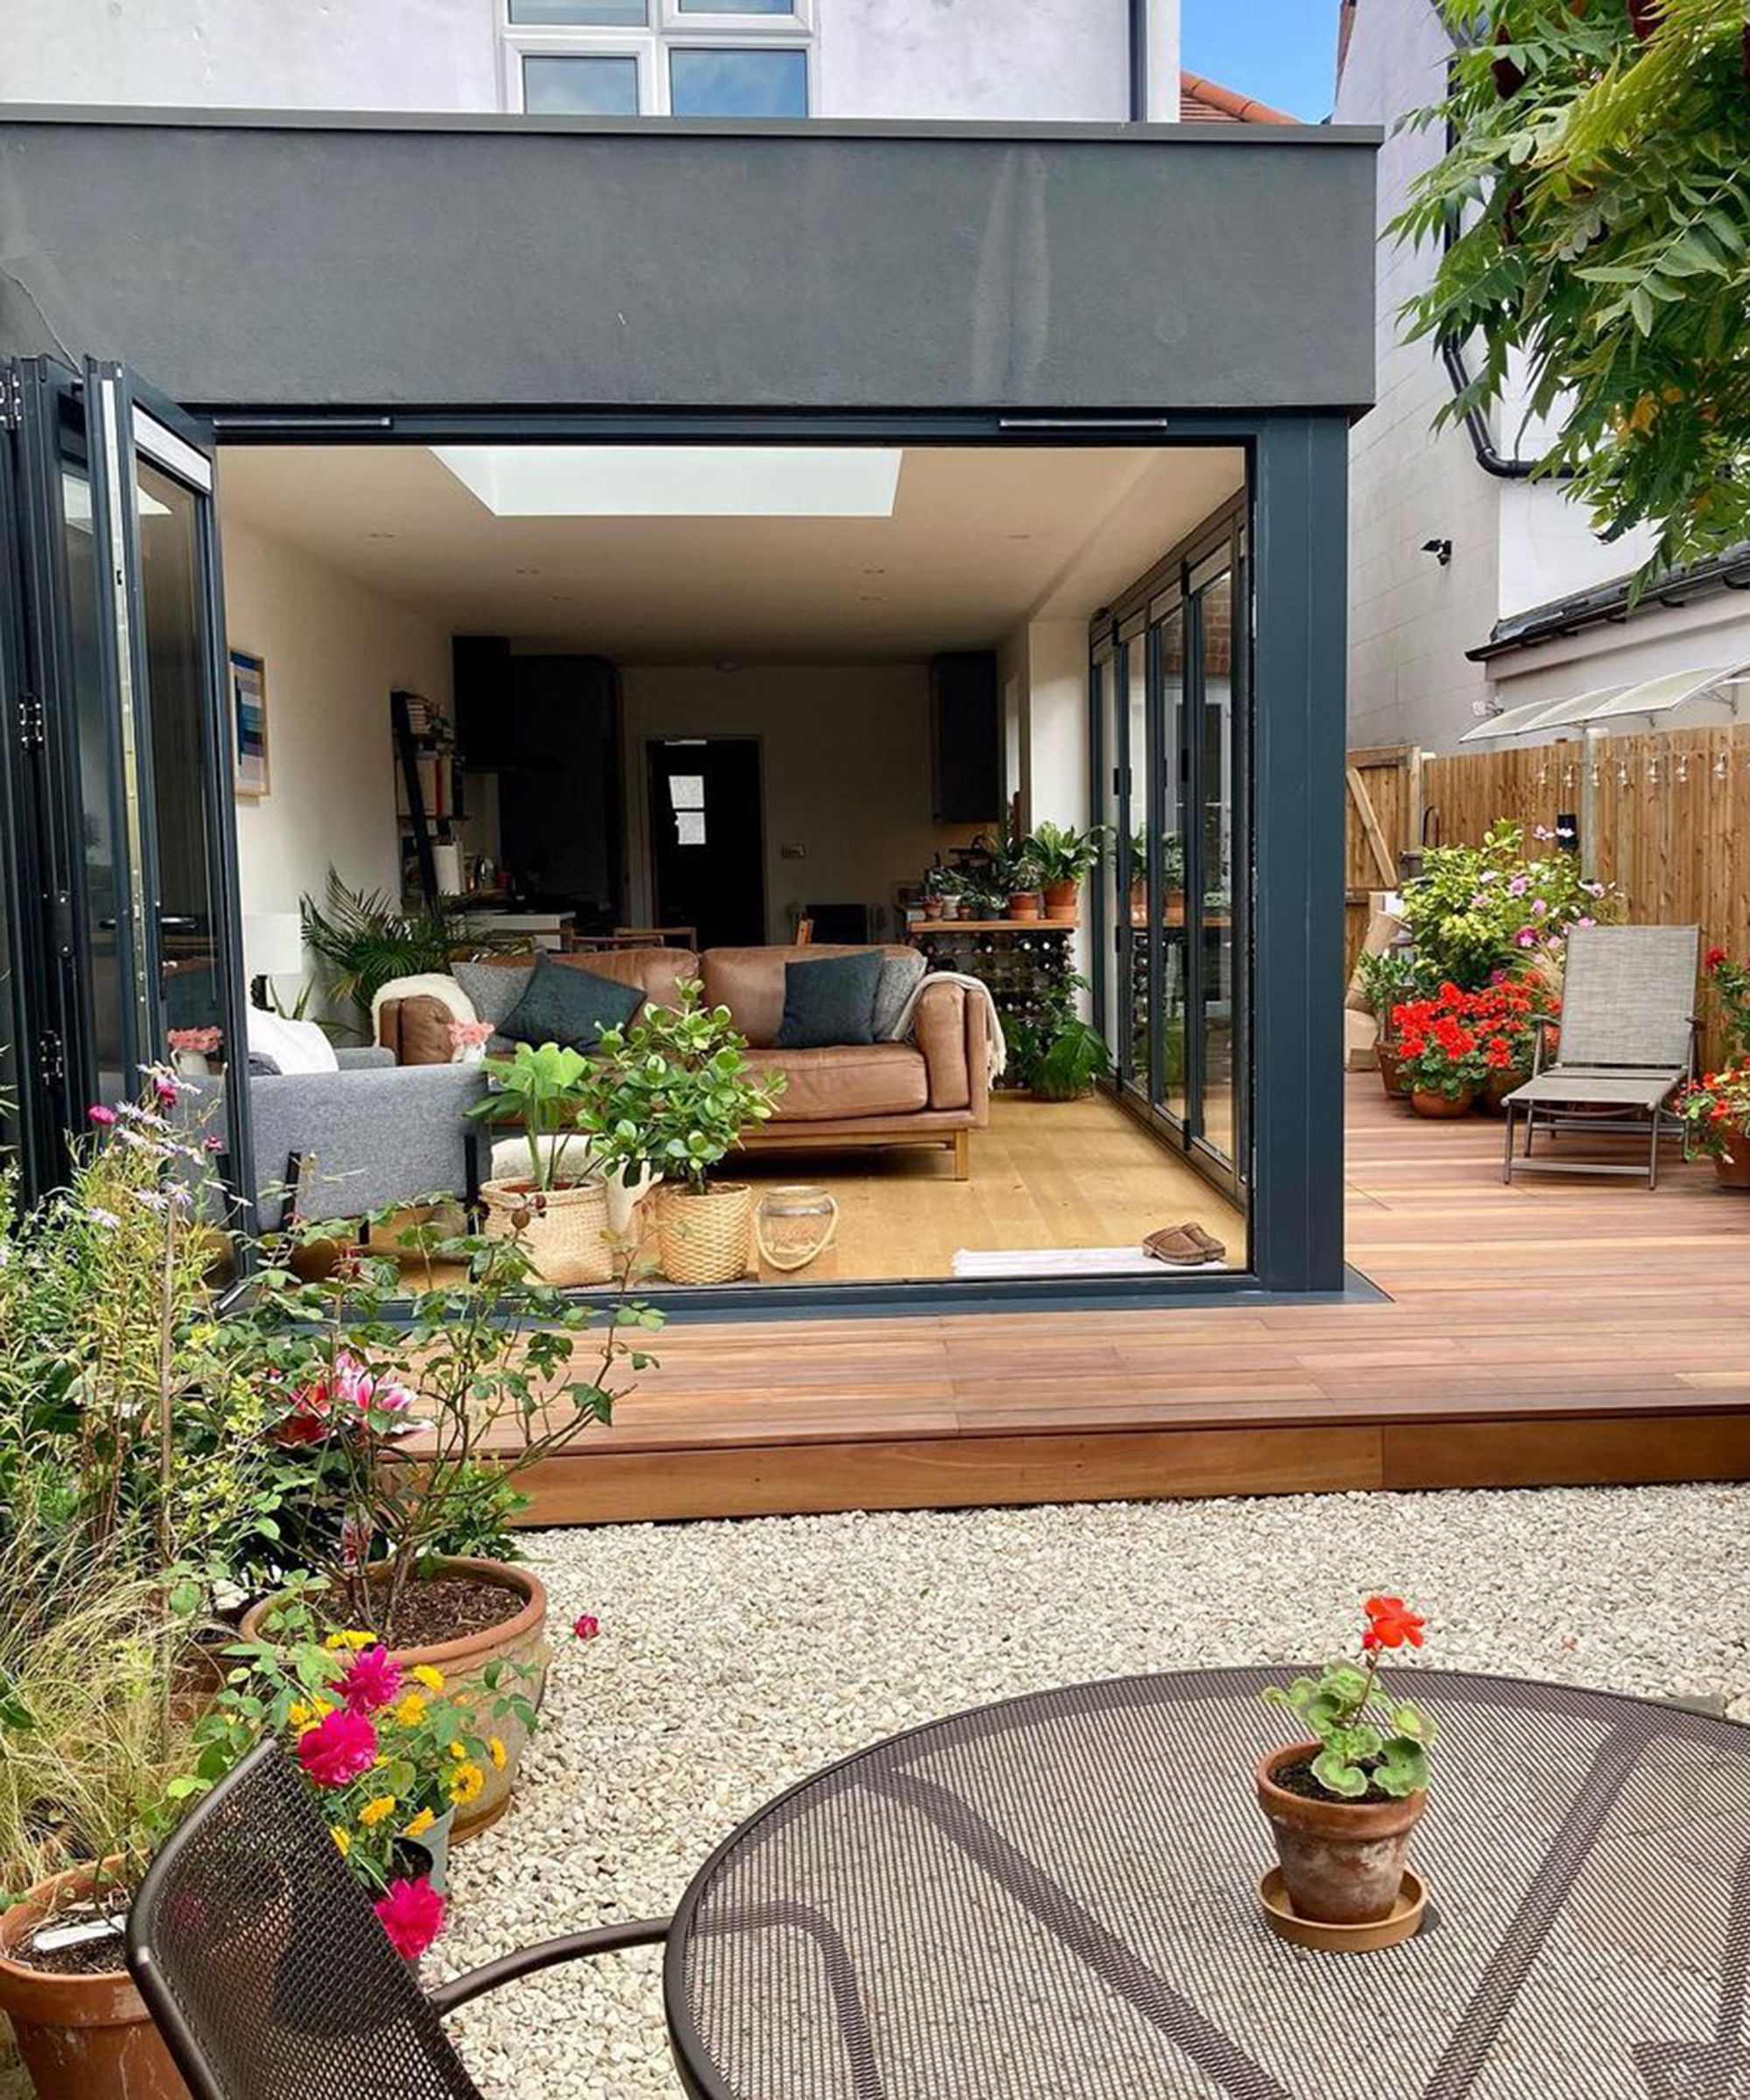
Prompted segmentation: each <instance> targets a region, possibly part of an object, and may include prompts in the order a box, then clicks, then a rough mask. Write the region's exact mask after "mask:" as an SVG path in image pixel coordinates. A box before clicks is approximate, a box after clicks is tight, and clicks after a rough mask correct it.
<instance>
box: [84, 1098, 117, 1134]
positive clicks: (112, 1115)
mask: <svg viewBox="0 0 1750 2100" xmlns="http://www.w3.org/2000/svg"><path fill="white" fill-rule="evenodd" d="M85 1112H86V1114H87V1115H88V1117H90V1118H91V1120H92V1121H93V1123H95V1124H97V1126H98V1128H99V1129H100V1130H108V1129H109V1125H110V1124H112V1123H114V1122H115V1120H116V1111H115V1110H114V1109H106V1108H105V1107H104V1106H103V1104H102V1102H95V1103H93V1104H92V1106H91V1107H90V1108H88V1110H86V1111H85Z"/></svg>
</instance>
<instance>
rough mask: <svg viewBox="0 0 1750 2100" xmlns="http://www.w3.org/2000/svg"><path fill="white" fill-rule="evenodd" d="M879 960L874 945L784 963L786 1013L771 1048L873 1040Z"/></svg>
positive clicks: (819, 1046) (818, 1046)
mask: <svg viewBox="0 0 1750 2100" xmlns="http://www.w3.org/2000/svg"><path fill="white" fill-rule="evenodd" d="M881 963H882V956H881V951H880V950H879V949H873V948H872V949H864V950H862V951H861V952H860V953H858V954H857V955H854V956H821V957H820V958H819V960H818V961H816V962H812V963H785V965H784V1018H783V1019H782V1020H781V1022H780V1023H779V1025H778V1033H777V1034H776V1035H774V1037H773V1038H772V1047H773V1048H774V1049H775V1050H830V1049H831V1048H832V1047H834V1046H835V1045H836V1044H838V1043H872V1042H873V1041H874V1040H875V995H876V993H877V992H878V991H879V990H880V986H881Z"/></svg>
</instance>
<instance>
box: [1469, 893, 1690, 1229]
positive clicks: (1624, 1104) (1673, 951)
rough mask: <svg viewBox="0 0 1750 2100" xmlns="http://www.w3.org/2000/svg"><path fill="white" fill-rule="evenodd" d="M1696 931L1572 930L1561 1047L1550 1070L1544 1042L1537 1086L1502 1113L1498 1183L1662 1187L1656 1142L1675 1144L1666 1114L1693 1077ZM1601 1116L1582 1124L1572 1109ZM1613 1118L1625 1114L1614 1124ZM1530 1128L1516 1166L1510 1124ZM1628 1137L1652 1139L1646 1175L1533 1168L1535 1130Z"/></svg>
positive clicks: (1561, 1163)
mask: <svg viewBox="0 0 1750 2100" xmlns="http://www.w3.org/2000/svg"><path fill="white" fill-rule="evenodd" d="M1699 945H1700V929H1699V928H1697V927H1693V926H1589V927H1576V928H1574V929H1573V931H1572V932H1571V933H1570V934H1569V935H1568V938H1567V963H1566V966H1565V970H1564V973H1563V980H1562V1015H1561V1023H1560V1027H1561V1047H1560V1051H1559V1054H1558V1056H1557V1058H1556V1060H1555V1061H1554V1062H1553V1063H1552V1064H1550V1065H1547V1066H1546V1065H1545V1064H1544V1042H1545V1041H1546V1040H1547V1028H1548V1027H1551V1026H1555V1024H1554V1023H1553V1022H1551V1023H1548V1024H1546V1031H1545V1032H1544V1033H1540V1034H1539V1037H1538V1042H1537V1061H1536V1063H1535V1064H1534V1066H1533V1068H1532V1074H1531V1077H1530V1079H1528V1080H1527V1081H1526V1082H1525V1084H1524V1085H1523V1087H1516V1089H1514V1091H1513V1092H1512V1093H1511V1094H1509V1096H1507V1099H1506V1101H1505V1102H1504V1103H1502V1106H1503V1107H1504V1108H1505V1110H1506V1111H1507V1131H1506V1137H1505V1142H1504V1147H1503V1151H1502V1164H1501V1178H1502V1180H1503V1181H1511V1180H1512V1179H1513V1177H1514V1174H1515V1173H1522V1174H1524V1173H1539V1174H1640V1173H1645V1174H1646V1176H1647V1186H1648V1187H1649V1188H1656V1187H1657V1186H1658V1182H1659V1140H1660V1138H1664V1137H1673V1136H1676V1135H1677V1132H1678V1130H1679V1127H1680V1126H1679V1125H1678V1124H1677V1119H1676V1118H1675V1117H1672V1116H1670V1115H1668V1114H1667V1113H1666V1108H1665V1104H1666V1103H1667V1102H1668V1101H1669V1100H1670V1096H1671V1092H1672V1089H1674V1088H1676V1087H1677V1086H1679V1085H1681V1084H1682V1082H1683V1081H1684V1079H1686V1078H1688V1077H1690V1076H1691V1075H1692V1074H1693V1073H1694V1070H1695V1040H1696V1026H1697V1024H1696V1019H1695V984H1696V951H1697V949H1698V947H1699ZM1582 1108H1584V1109H1588V1110H1600V1109H1601V1110H1606V1111H1607V1113H1605V1114H1604V1115H1598V1114H1589V1115H1586V1116H1577V1115H1575V1114H1573V1113H1572V1111H1573V1110H1576V1109H1582ZM1612 1109H1615V1110H1621V1114H1620V1115H1616V1116H1612V1115H1610V1114H1609V1113H1608V1111H1609V1110H1612ZM1522 1113H1523V1117H1524V1119H1525V1151H1524V1153H1523V1157H1520V1158H1518V1159H1516V1158H1515V1156H1514V1151H1513V1137H1514V1122H1515V1118H1516V1117H1517V1116H1518V1115H1520V1114H1522ZM1540 1129H1541V1130H1543V1131H1545V1132H1546V1133H1553V1132H1554V1131H1586V1132H1588V1133H1590V1134H1594V1135H1595V1134H1597V1133H1599V1132H1600V1131H1631V1132H1634V1133H1635V1134H1637V1135H1640V1136H1644V1137H1645V1138H1647V1164H1646V1166H1645V1167H1644V1168H1643V1167H1640V1166H1630V1165H1626V1164H1624V1163H1622V1162H1621V1161H1615V1160H1612V1161H1604V1160H1585V1159H1532V1157H1531V1147H1532V1145H1533V1143H1534V1142H1535V1139H1536V1137H1537V1131H1539V1130H1540Z"/></svg>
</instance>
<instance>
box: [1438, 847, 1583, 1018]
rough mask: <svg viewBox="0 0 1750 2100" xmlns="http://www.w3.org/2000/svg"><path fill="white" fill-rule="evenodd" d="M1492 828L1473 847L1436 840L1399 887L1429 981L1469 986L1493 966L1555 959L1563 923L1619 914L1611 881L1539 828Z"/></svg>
mask: <svg viewBox="0 0 1750 2100" xmlns="http://www.w3.org/2000/svg"><path fill="white" fill-rule="evenodd" d="M1530 844H1531V845H1532V847H1533V848H1534V849H1535V848H1537V847H1542V848H1544V849H1545V850H1544V851H1541V852H1538V851H1533V852H1532V854H1531V856H1530V858H1527V852H1526V847H1527V841H1526V837H1525V834H1524V832H1523V830H1521V829H1520V827H1519V826H1518V825H1516V824H1510V823H1505V822H1501V823H1495V824H1493V825H1491V826H1490V828H1489V830H1488V832H1487V833H1486V834H1485V835H1484V837H1483V842H1482V844H1481V845H1480V846H1463V845H1460V846H1434V847H1431V848H1430V850H1429V851H1428V852H1427V853H1425V855H1424V856H1423V860H1422V872H1421V873H1420V874H1419V875H1417V876H1415V877H1414V878H1412V879H1411V880H1410V881H1408V882H1406V883H1405V884H1404V890H1403V900H1404V923H1405V925H1406V926H1408V928H1409V929H1410V934H1411V939H1412V941H1413V942H1415V946H1416V953H1417V955H1418V958H1419V959H1420V961H1421V963H1422V964H1423V966H1424V968H1425V970H1426V972H1427V974H1428V977H1429V978H1430V979H1431V980H1438V981H1441V982H1446V983H1451V984H1457V985H1460V987H1462V988H1463V989H1464V990H1465V991H1476V990H1478V989H1479V988H1480V987H1481V986H1482V985H1484V984H1488V981H1489V980H1490V978H1491V977H1493V976H1494V975H1495V972H1496V971H1497V970H1519V969H1522V968H1523V966H1524V965H1525V964H1527V963H1530V962H1532V961H1534V960H1535V959H1537V958H1538V957H1540V956H1541V957H1544V958H1558V957H1559V956H1561V954H1562V950H1563V943H1564V942H1565V938H1566V935H1567V932H1568V929H1569V928H1570V927H1575V926H1591V925H1593V924H1595V923H1597V922H1599V921H1609V920H1614V919H1618V918H1621V915H1622V900H1621V898H1620V897H1619V896H1617V895H1616V893H1614V891H1613V890H1612V889H1611V888H1610V886H1609V885H1608V884H1606V883H1602V882H1593V881H1589V880H1588V879H1586V876H1585V874H1584V872H1582V870H1581V867H1580V864H1579V855H1578V854H1576V853H1572V852H1569V851H1566V850H1565V847H1564V845H1563V843H1562V839H1561V837H1560V836H1559V834H1558V833H1557V832H1554V831H1551V830H1547V829H1546V828H1545V827H1544V826H1542V825H1540V826H1538V827H1537V829H1536V830H1534V831H1533V833H1532V836H1531V841H1530Z"/></svg>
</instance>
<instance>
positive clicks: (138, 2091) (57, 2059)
mask: <svg viewBox="0 0 1750 2100" xmlns="http://www.w3.org/2000/svg"><path fill="white" fill-rule="evenodd" d="M93 1871H94V1870H93V1869H92V1868H90V1867H88V1866H87V1867H76V1868H74V1869H73V1871H72V1872H71V1873H65V1874H56V1875H55V1876H53V1878H52V1880H47V1881H39V1882H38V1884H37V1886H36V1887H34V1888H33V1889H31V1892H30V1894H28V1895H27V1896H25V1899H24V1901H22V1902H20V1903H15V1904H14V1905H13V1906H12V1908H11V1910H9V1911H7V1912H6V1913H5V1915H4V1916H0V2012H4V2014H6V2016H7V2017H8V2018H9V2019H11V2022H12V2032H13V2033H14V2035H15V2036H16V2037H17V2039H18V2054H19V2055H20V2056H21V2057H22V2058H23V2059H24V2063H25V2069H26V2070H27V2071H28V2072H29V2073H30V2075H31V2083H32V2084H33V2085H34V2086H35V2087H36V2089H37V2095H38V2100H189V2094H188V2088H187V2087H186V2085H185V2084H184V2083H183V2082H182V2078H181V2075H180V2074H179V2072H178V2070H177V2068H176V2066H175V2064H174V2063H172V2061H171V2056H170V2051H169V2050H168V2049H167V2048H166V2047H165V2045H164V2038H163V2036H162V2035H160V2034H159V2033H158V2029H157V2027H155V2026H153V2025H152V2017H151V2013H150V2012H147V2011H146V2008H145V2004H144V2000H143V1999H142V1998H141V1997H140V1994H139V1992H138V1991H137V1990H136V1989H135V1988H134V1979H133V1978H132V1977H130V1975H129V1974H128V1972H127V1971H126V1970H125V1969H116V1970H112V1971H106V1972H104V1973H103V1974H102V1975H99V1976H52V1975H49V1974H47V1973H46V1972H45V1971H43V1970H40V1969H29V1968H26V1967H25V1964H23V1963H22V1962H16V1961H13V1960H11V1959H10V1958H9V1956H10V1954H11V1950H12V1949H13V1948H14V1947H16V1946H18V1943H20V1942H21V1941H22V1940H23V1939H24V1938H25V1936H26V1935H27V1934H28V1933H31V1932H33V1931H34V1930H35V1929H36V1928H37V1927H38V1925H40V1924H41V1923H42V1922H43V1920H44V1919H45V1917H47V1916H48V1915H49V1914H50V1912H51V1911H52V1908H54V1899H55V1898H56V1897H57V1896H58V1895H61V1894H69V1895H82V1894H85V1892H86V1891H87V1890H88V1888H89V1887H90V1886H91V1881H92V1874H93Z"/></svg>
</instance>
